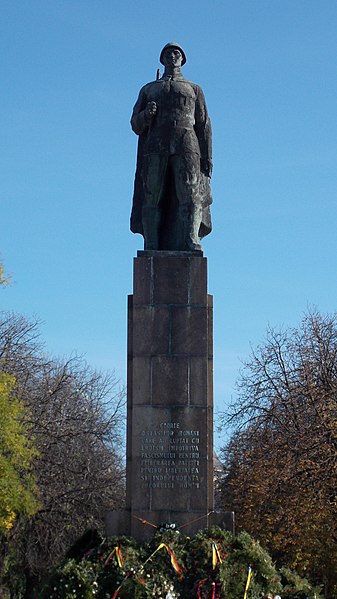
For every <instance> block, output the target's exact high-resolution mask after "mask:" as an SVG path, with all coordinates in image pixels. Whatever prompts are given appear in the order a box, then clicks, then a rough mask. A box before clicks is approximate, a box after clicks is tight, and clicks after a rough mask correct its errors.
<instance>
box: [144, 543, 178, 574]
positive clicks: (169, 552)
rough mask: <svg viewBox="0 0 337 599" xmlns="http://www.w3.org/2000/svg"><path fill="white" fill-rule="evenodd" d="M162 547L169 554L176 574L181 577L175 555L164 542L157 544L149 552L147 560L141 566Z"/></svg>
mask: <svg viewBox="0 0 337 599" xmlns="http://www.w3.org/2000/svg"><path fill="white" fill-rule="evenodd" d="M163 548H165V549H166V551H167V553H168V554H169V556H170V560H171V565H172V568H173V570H174V571H175V572H176V573H177V574H178V576H179V578H182V577H183V575H182V572H181V570H180V568H179V565H178V562H177V560H176V557H175V555H174V553H173V551H172V549H170V547H169V546H168V545H166V543H160V545H158V547H157V549H156V550H155V551H154V552H153V553H151V555H150V557H148V558H147V560H146V561H145V562H144V564H143V567H144V566H145V564H147V562H149V561H150V559H152V558H153V557H154V556H155V555H156V553H158V551H160V550H161V549H163Z"/></svg>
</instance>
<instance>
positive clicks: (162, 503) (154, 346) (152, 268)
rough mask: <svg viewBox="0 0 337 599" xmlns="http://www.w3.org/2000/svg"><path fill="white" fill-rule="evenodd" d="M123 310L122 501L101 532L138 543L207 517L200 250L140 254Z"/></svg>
mask: <svg viewBox="0 0 337 599" xmlns="http://www.w3.org/2000/svg"><path fill="white" fill-rule="evenodd" d="M133 291H134V293H133V295H132V296H129V306H128V412H127V465H126V473H127V497H126V511H125V512H124V513H120V514H118V513H110V514H108V517H107V533H108V534H121V533H123V534H130V535H131V536H133V537H134V538H136V539H138V540H140V541H142V540H145V539H146V538H148V537H150V536H151V535H152V534H153V531H154V528H153V527H154V526H158V525H159V524H161V523H175V524H176V525H177V526H178V527H179V528H180V529H181V531H182V532H184V533H185V534H188V535H190V534H193V533H195V532H196V531H197V530H200V529H202V528H206V527H208V526H209V525H211V524H212V523H217V524H220V523H221V524H223V525H224V526H226V528H230V529H232V528H233V522H232V514H222V515H219V514H214V513H213V507H214V506H213V389H212V382H213V347H212V346H213V333H212V313H213V311H212V296H210V295H208V293H207V260H206V258H203V256H202V252H168V251H140V252H138V256H137V258H135V263H134V290H133Z"/></svg>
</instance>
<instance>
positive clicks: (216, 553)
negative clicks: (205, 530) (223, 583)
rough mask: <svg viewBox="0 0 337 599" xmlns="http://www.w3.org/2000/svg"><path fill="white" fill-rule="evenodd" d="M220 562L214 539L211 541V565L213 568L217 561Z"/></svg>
mask: <svg viewBox="0 0 337 599" xmlns="http://www.w3.org/2000/svg"><path fill="white" fill-rule="evenodd" d="M218 562H220V564H222V559H221V555H220V551H219V548H218V546H217V544H216V543H215V541H212V567H213V570H215V568H216V565H217V563H218Z"/></svg>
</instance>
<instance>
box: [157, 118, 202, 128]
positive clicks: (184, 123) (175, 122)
mask: <svg viewBox="0 0 337 599" xmlns="http://www.w3.org/2000/svg"><path fill="white" fill-rule="evenodd" d="M193 125H194V123H193V122H191V121H188V120H186V119H172V120H170V121H160V122H156V123H155V126H156V127H182V128H184V129H193Z"/></svg>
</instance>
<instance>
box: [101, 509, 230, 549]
mask: <svg viewBox="0 0 337 599" xmlns="http://www.w3.org/2000/svg"><path fill="white" fill-rule="evenodd" d="M164 524H175V525H176V528H177V530H179V531H180V532H181V533H183V534H184V535H187V536H192V535H194V534H196V533H197V532H198V531H199V530H203V529H207V528H211V527H212V526H220V528H223V529H224V530H228V531H229V532H231V533H233V534H234V533H235V524H234V512H221V511H213V512H210V513H209V514H205V515H200V513H197V512H195V513H191V512H190V513H185V514H182V513H181V512H174V511H172V510H162V511H158V510H156V511H155V512H140V513H139V514H137V515H136V514H132V516H131V511H129V510H124V511H111V512H107V514H106V518H105V534H106V535H107V536H122V535H125V536H127V537H132V538H134V539H136V541H139V542H143V541H147V540H149V539H150V538H151V537H152V536H153V534H154V532H155V531H156V530H157V529H158V528H160V526H161V525H164Z"/></svg>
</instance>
